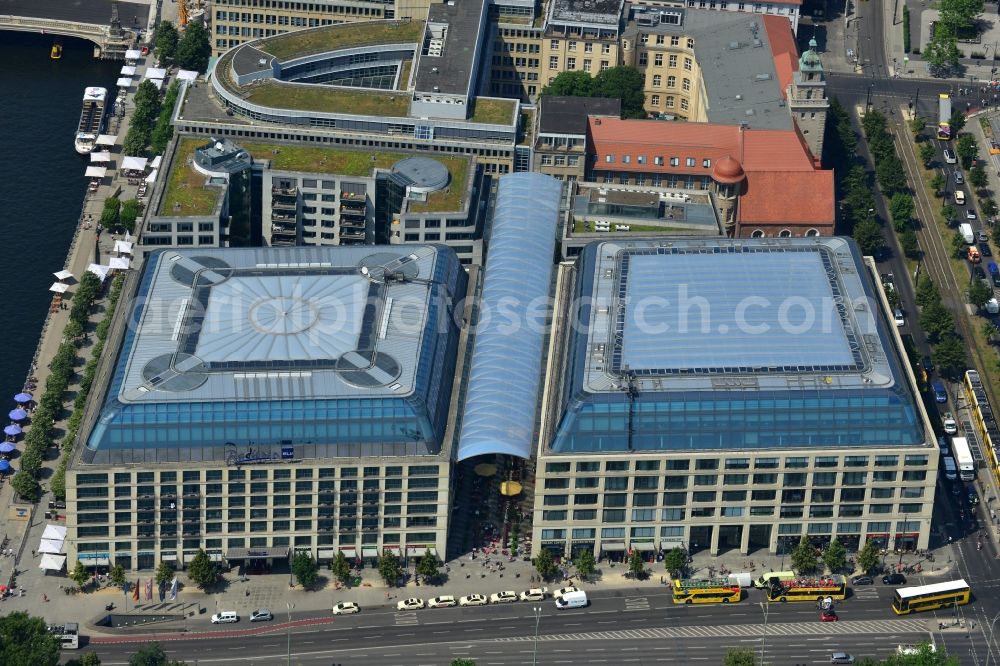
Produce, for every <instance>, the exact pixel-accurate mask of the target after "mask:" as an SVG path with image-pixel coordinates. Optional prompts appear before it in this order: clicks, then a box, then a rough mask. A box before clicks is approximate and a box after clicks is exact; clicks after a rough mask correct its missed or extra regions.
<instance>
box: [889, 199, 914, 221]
mask: <svg viewBox="0 0 1000 666" xmlns="http://www.w3.org/2000/svg"><path fill="white" fill-rule="evenodd" d="M889 214H890V215H891V216H892V220H893V222H901V223H906V224H907V225H909V223H910V220H911V219H912V218H913V197H911V196H910V195H909V193H907V192H896V193H895V194H893V195H892V198H891V199H890V200H889Z"/></svg>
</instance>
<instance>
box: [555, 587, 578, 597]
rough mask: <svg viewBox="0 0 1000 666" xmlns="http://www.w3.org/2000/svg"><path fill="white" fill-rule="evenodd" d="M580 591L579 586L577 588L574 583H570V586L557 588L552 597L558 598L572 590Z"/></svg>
mask: <svg viewBox="0 0 1000 666" xmlns="http://www.w3.org/2000/svg"><path fill="white" fill-rule="evenodd" d="M579 591H580V590H579V589H578V588H575V587H573V586H572V585H570V586H569V587H563V588H560V589H558V590H556V591H555V592H553V593H552V598H553V599H558V598H559V597H561V596H563V595H564V594H569V593H570V592H579Z"/></svg>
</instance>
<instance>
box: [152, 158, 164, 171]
mask: <svg viewBox="0 0 1000 666" xmlns="http://www.w3.org/2000/svg"><path fill="white" fill-rule="evenodd" d="M162 161H163V155H157V156H156V157H154V158H153V161H152V162H150V163H149V168H150V169H159V168H160V162H162Z"/></svg>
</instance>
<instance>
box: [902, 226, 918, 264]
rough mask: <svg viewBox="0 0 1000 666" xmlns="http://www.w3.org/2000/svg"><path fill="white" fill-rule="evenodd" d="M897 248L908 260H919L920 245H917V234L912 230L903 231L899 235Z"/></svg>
mask: <svg viewBox="0 0 1000 666" xmlns="http://www.w3.org/2000/svg"><path fill="white" fill-rule="evenodd" d="M899 247H900V248H901V249H902V250H903V254H905V255H906V256H907V257H909V258H910V259H919V258H920V244H919V243H917V234H916V232H914V231H913V229H905V230H903V231H902V232H900V234H899Z"/></svg>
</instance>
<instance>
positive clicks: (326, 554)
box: [319, 549, 337, 560]
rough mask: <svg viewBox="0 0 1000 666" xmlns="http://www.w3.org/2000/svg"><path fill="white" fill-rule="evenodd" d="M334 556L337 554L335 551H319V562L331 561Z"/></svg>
mask: <svg viewBox="0 0 1000 666" xmlns="http://www.w3.org/2000/svg"><path fill="white" fill-rule="evenodd" d="M336 556H337V552H336V551H335V550H333V549H328V550H320V551H319V559H321V560H332V559H333V558H335V557H336Z"/></svg>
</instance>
